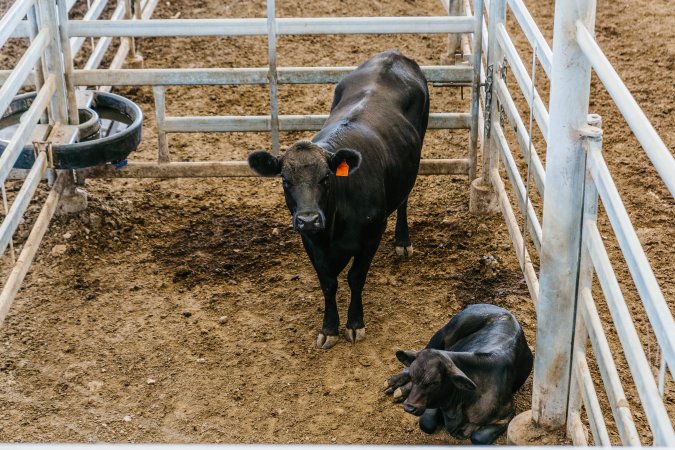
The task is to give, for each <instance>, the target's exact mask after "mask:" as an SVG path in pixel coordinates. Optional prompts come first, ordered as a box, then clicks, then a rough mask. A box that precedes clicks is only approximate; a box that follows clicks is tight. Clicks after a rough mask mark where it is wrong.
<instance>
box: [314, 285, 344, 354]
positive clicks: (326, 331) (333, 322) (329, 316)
mask: <svg viewBox="0 0 675 450" xmlns="http://www.w3.org/2000/svg"><path fill="white" fill-rule="evenodd" d="M319 282H320V283H321V290H322V291H323V299H324V312H323V325H322V326H321V332H320V333H319V335H318V336H317V338H316V346H317V347H320V348H322V349H324V350H328V349H329V348H331V347H333V346H334V345H335V344H337V342H338V339H339V328H340V316H339V314H338V309H337V302H336V301H335V296H336V294H337V287H338V281H337V277H336V276H334V277H331V276H325V277H321V276H319Z"/></svg>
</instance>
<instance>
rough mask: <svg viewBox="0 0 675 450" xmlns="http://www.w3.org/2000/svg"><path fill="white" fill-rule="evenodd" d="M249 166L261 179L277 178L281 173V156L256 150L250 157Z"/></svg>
mask: <svg viewBox="0 0 675 450" xmlns="http://www.w3.org/2000/svg"><path fill="white" fill-rule="evenodd" d="M248 165H249V167H250V168H251V170H253V171H254V172H255V173H256V174H257V175H260V176H261V177H276V176H277V175H279V174H280V173H281V156H274V155H272V154H271V153H269V152H266V151H265V150H256V151H254V152H251V153H250V154H249V155H248Z"/></svg>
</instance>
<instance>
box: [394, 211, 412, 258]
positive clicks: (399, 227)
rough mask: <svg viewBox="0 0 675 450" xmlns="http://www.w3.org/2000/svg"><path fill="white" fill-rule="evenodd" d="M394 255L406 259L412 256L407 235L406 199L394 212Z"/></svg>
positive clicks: (410, 244)
mask: <svg viewBox="0 0 675 450" xmlns="http://www.w3.org/2000/svg"><path fill="white" fill-rule="evenodd" d="M394 241H395V243H396V254H397V255H398V256H403V257H405V258H408V257H410V256H412V254H413V246H412V243H411V242H410V235H409V234H408V199H406V200H405V201H404V202H403V203H402V204H401V206H399V207H398V209H397V210H396V230H395V231H394Z"/></svg>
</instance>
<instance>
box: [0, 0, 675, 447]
mask: <svg viewBox="0 0 675 450" xmlns="http://www.w3.org/2000/svg"><path fill="white" fill-rule="evenodd" d="M4 4H5V5H6V4H7V2H4ZM527 4H528V6H529V7H530V9H531V11H532V13H533V15H534V16H535V18H536V19H537V20H538V22H539V23H540V26H541V28H542V30H544V32H545V33H546V36H547V38H549V39H550V36H551V34H552V33H551V30H552V24H551V20H552V13H553V6H552V2H550V1H545V0H535V1H529V2H527ZM278 9H279V11H278V14H279V15H280V16H285V17H292V16H328V15H331V16H354V15H364V16H367V15H430V14H432V15H441V14H442V13H443V10H442V8H441V6H440V3H439V2H437V1H435V0H424V1H419V2H410V1H406V0H387V1H374V2H368V3H367V4H366V3H364V2H358V1H352V0H349V1H344V2H325V1H319V2H311V3H307V2H300V1H291V0H288V1H283V2H280V4H279V6H278ZM179 12H180V14H181V16H180V17H181V18H196V17H263V16H264V14H265V5H264V2H261V1H255V2H243V1H227V2H221V1H216V0H172V1H171V2H168V1H161V2H160V4H159V6H158V9H157V10H156V13H155V17H157V18H170V17H173V16H175V15H176V14H177V13H179ZM673 24H674V22H673V19H672V11H671V6H669V4H668V0H659V1H652V2H646V1H643V0H641V1H639V2H637V5H636V4H635V2H631V3H630V4H629V2H627V1H620V2H605V1H601V2H599V5H598V27H597V33H598V40H599V42H600V43H601V45H602V46H603V48H604V49H605V51H606V52H607V54H608V55H609V57H610V60H611V61H612V62H613V63H615V64H616V67H617V70H618V71H619V74H620V75H621V76H622V77H623V78H624V80H626V82H627V84H628V86H629V88H630V89H631V90H632V92H633V93H634V94H635V96H636V98H637V100H638V102H640V104H641V105H643V106H644V108H645V111H646V113H647V115H648V117H650V119H652V120H653V123H654V125H655V126H656V128H657V130H659V132H660V133H661V136H662V137H663V139H664V140H665V141H666V145H668V146H669V147H670V148H673V146H674V144H675V127H673V125H672V108H673V101H672V99H673V98H675V83H674V79H673V75H672V73H673V72H672V71H673V64H674V61H675V47H673V45H674V44H673V42H675V40H674V39H675V31H673V29H674V28H675V27H673ZM13 44H14V45H15V48H16V49H19V48H21V45H20V44H18V43H13ZM518 44H519V45H520V46H521V48H523V49H525V48H526V45H525V41H524V39H523V38H522V37H520V39H519V40H518ZM138 45H139V50H140V52H141V53H142V54H143V55H144V57H145V63H146V66H147V67H260V66H264V65H265V64H266V55H267V53H266V48H267V47H266V40H265V39H263V38H221V39H215V38H190V39H188V38H176V39H171V40H166V39H142V40H139V43H138ZM388 48H398V49H400V50H401V51H402V52H404V53H406V54H407V55H409V56H411V57H414V58H415V59H416V60H417V61H418V62H419V63H420V64H436V63H438V61H439V57H440V56H441V55H443V54H444V53H445V39H444V38H443V37H442V36H431V35H429V36H425V35H423V36H407V35H406V36H380V37H367V38H364V37H359V36H349V37H344V36H343V37H338V36H323V37H318V36H304V37H293V38H289V37H282V38H281V39H280V42H279V64H280V65H281V66H310V65H356V64H358V63H360V62H362V61H363V60H365V59H367V58H368V57H369V56H371V55H372V54H374V53H376V52H378V51H381V50H385V49H388ZM4 52H5V50H4V49H3V55H2V58H1V59H0V64H1V65H2V68H6V67H11V65H12V63H13V62H15V61H16V55H13V54H11V52H10V53H4ZM523 55H524V58H523V59H524V60H527V59H526V58H527V57H526V56H525V55H527V52H526V51H525V52H524V53H523ZM541 78H542V79H543V77H541ZM332 89H333V87H332V86H282V87H281V88H280V103H281V111H282V113H288V114H291V113H292V114H319V113H325V112H326V111H327V110H328V108H329V106H330V101H331V97H332ZM542 90H543V91H545V90H546V86H545V84H544V85H542ZM117 92H119V93H121V94H122V95H125V96H129V97H130V98H132V99H133V100H135V101H136V102H137V103H138V104H139V105H140V106H141V107H142V109H143V111H144V113H145V114H146V118H145V122H144V142H143V143H142V144H141V147H140V148H139V150H138V151H137V152H136V153H135V154H134V155H133V158H134V160H152V159H154V158H156V151H157V150H156V148H157V145H156V133H155V122H154V113H153V97H152V90H151V88H149V87H139V88H123V89H118V90H117ZM464 94H465V95H464V98H463V99H462V98H461V96H460V92H459V90H457V89H451V88H433V89H432V92H431V95H432V111H463V110H467V108H468V92H465V93H464ZM542 95H543V94H542ZM592 95H593V103H592V106H591V111H592V112H597V113H599V114H601V115H603V118H604V126H605V130H606V131H605V153H606V157H607V159H608V163H609V164H610V166H611V169H612V170H613V173H615V177H616V179H617V180H618V181H617V184H618V185H619V190H620V192H621V194H622V196H623V199H624V202H625V203H626V205H627V207H628V209H629V211H631V214H632V216H631V218H632V219H633V220H634V223H635V226H636V228H637V229H638V233H639V234H640V237H641V239H643V244H644V245H645V246H646V248H647V252H648V256H649V258H650V260H651V261H652V263H653V265H654V270H655V272H656V275H657V277H658V279H659V281H660V283H661V286H662V288H663V290H664V294H665V295H666V297H667V299H668V301H669V302H670V305H671V308H675V300H674V299H675V283H674V282H673V281H672V280H673V279H674V277H673V275H674V273H673V267H675V265H674V264H673V263H675V254H674V253H673V251H672V248H673V233H672V231H673V229H674V228H673V226H674V225H675V214H674V213H675V202H673V200H672V198H671V197H670V196H669V194H668V192H667V190H666V189H665V187H664V186H663V184H662V183H661V182H660V181H659V179H658V176H657V175H656V173H655V172H654V171H653V169H651V168H650V167H649V165H648V160H647V159H646V157H644V155H643V152H642V151H641V149H640V148H639V146H638V145H637V143H636V142H635V140H634V139H633V138H631V137H630V136H629V134H628V131H627V129H626V128H625V124H624V123H623V122H622V119H621V118H620V116H619V115H618V113H617V112H616V111H615V110H614V109H612V108H611V107H609V106H608V103H609V100H608V98H607V95H606V93H605V92H604V90H602V88H601V87H598V86H597V83H595V84H594V88H593V91H592ZM167 108H168V112H169V114H176V115H179V114H180V115H187V114H194V115H199V114H204V115H205V114H266V113H267V110H268V108H269V102H268V94H267V89H266V88H265V87H255V86H254V87H248V86H213V87H193V88H171V89H169V90H168V99H167ZM524 117H526V116H524ZM309 136H311V133H284V134H283V135H282V145H288V144H290V143H292V142H293V141H294V140H295V139H298V138H300V137H309ZM467 136H468V133H467V132H466V131H456V132H448V131H432V132H430V133H429V135H428V139H427V140H426V142H425V148H424V154H425V156H427V157H457V156H460V155H463V154H465V152H466V148H467ZM169 143H170V148H171V152H172V158H173V160H174V161H196V160H219V159H243V158H244V157H245V155H246V154H247V153H248V152H250V151H251V150H254V149H259V148H269V146H270V141H269V136H268V135H267V134H263V133H258V134H257V133H230V134H222V135H218V134H183V135H171V136H170V138H169ZM540 148H542V149H543V148H544V147H543V146H540ZM540 153H542V155H543V151H540ZM279 184H280V183H279V181H278V180H263V179H254V178H251V179H225V180H215V179H210V180H89V181H88V182H87V190H88V192H89V208H88V209H87V211H85V212H83V213H81V214H77V215H73V216H68V217H59V218H57V219H55V221H54V222H53V224H52V226H51V228H50V231H49V233H48V236H47V237H46V239H45V241H44V242H43V245H42V248H41V250H40V252H39V253H38V257H37V260H36V263H35V264H34V266H33V268H32V269H31V273H30V275H29V276H28V277H27V279H26V281H25V284H24V288H23V289H22V291H21V292H20V294H19V296H18V297H17V300H16V302H15V304H14V306H13V309H12V311H11V313H10V315H9V317H8V318H7V320H6V322H5V324H4V325H3V327H2V328H1V329H0V349H1V354H2V356H0V441H22V442H32V441H73V442H75V441H77V442H90V441H125V442H127V441H129V442H149V441H151V442H233V443H234V442H237V443H239V442H241V443H243V442H271V443H409V444H414V443H420V444H421V443H455V441H454V440H453V439H452V438H451V437H449V436H448V435H447V434H445V433H437V434H435V435H432V436H427V435H425V434H423V433H422V432H420V431H419V429H418V428H417V423H416V419H415V418H414V417H412V416H410V415H408V414H405V413H404V412H403V411H402V408H401V407H400V406H399V405H396V404H393V403H392V401H391V399H390V398H389V397H387V396H385V395H384V393H383V392H382V385H383V383H384V380H385V379H386V378H387V377H388V376H389V375H391V374H392V373H394V372H396V371H398V370H399V369H400V364H399V363H398V362H397V361H396V359H395V357H394V352H395V351H396V350H397V349H400V348H419V347H421V346H423V345H424V344H425V343H426V341H427V340H428V339H429V337H430V336H431V334H432V333H433V332H434V331H435V330H436V329H438V328H439V327H440V326H442V325H443V324H445V323H446V322H447V320H448V319H449V318H450V317H451V316H452V315H453V314H455V313H456V312H458V311H459V310H460V309H461V308H462V307H464V306H466V305H468V304H471V303H479V302H489V303H495V304H498V305H500V306H503V307H506V308H508V309H510V310H511V311H513V312H514V313H515V314H516V316H517V317H518V319H519V320H520V321H521V323H522V325H523V327H524V328H525V330H526V334H527V337H528V340H529V342H530V344H531V345H532V346H534V331H535V314H534V307H533V304H532V302H531V300H530V298H529V295H528V292H527V287H526V285H525V282H524V280H523V277H522V274H521V272H520V270H519V268H518V264H517V262H516V259H515V256H514V253H513V250H512V247H511V243H510V239H509V237H508V233H507V230H506V227H505V225H504V223H503V220H502V218H501V216H494V217H490V218H477V217H474V216H472V215H470V214H469V213H468V188H469V183H468V180H467V179H466V178H461V177H451V178H448V177H421V178H419V179H418V182H417V185H416V187H415V189H414V191H413V194H412V196H411V200H410V203H409V204H410V207H409V208H410V209H409V220H410V225H411V235H412V239H413V244H414V246H415V255H414V257H413V258H412V259H410V260H400V259H399V258H397V257H396V255H395V253H394V251H393V223H390V226H389V229H388V231H387V234H386V235H385V239H384V240H383V244H382V246H381V248H380V250H379V252H378V254H377V256H376V259H375V261H374V264H373V267H372V269H371V271H370V275H369V278H368V282H367V284H366V289H365V291H364V299H365V303H364V304H365V311H366V326H367V330H368V331H367V338H366V340H365V341H364V342H362V343H359V344H358V345H355V346H352V345H349V344H348V343H347V342H346V341H344V340H342V341H341V342H340V344H338V345H337V346H336V347H335V348H333V349H332V350H330V351H321V350H318V349H316V348H315V347H314V339H315V336H316V332H317V331H318V328H319V327H320V323H321V318H322V310H323V300H322V298H321V293H320V290H319V287H318V282H317V280H316V276H315V274H314V271H313V269H312V268H311V265H310V263H309V261H308V259H307V257H306V256H305V254H304V251H303V250H302V245H301V243H300V238H299V236H298V235H297V234H295V233H294V232H293V231H292V230H291V228H290V220H289V215H288V212H287V210H286V208H285V205H284V203H283V195H282V193H281V187H280V185H279ZM8 189H9V191H10V194H11V193H12V192H16V191H17V190H18V185H16V186H15V185H11V183H9V184H8ZM41 196H42V198H44V193H42V194H41ZM38 206H39V205H37V204H36V205H34V206H33V207H32V210H31V211H32V214H33V215H34V214H35V212H36V211H37V210H38ZM26 225H28V224H26ZM601 225H602V227H603V230H607V233H606V234H607V239H608V240H607V245H608V247H609V248H610V254H611V257H612V261H613V262H616V268H617V271H618V274H619V276H620V278H621V279H622V281H625V282H626V283H627V290H626V297H627V300H628V301H629V302H630V304H631V308H632V312H633V314H635V319H636V322H637V327H638V329H639V331H640V332H641V334H642V335H643V336H644V337H645V341H644V342H643V343H644V345H645V348H646V349H647V350H648V353H649V356H650V359H651V360H653V361H654V362H655V363H656V362H657V355H656V351H655V345H654V339H653V336H651V334H650V332H649V331H648V330H649V323H648V321H647V320H646V319H645V316H644V313H643V311H642V308H641V306H640V305H639V299H638V298H637V296H636V294H635V292H634V289H632V286H631V285H630V274H629V272H628V271H627V269H626V268H625V266H624V265H622V264H621V262H620V253H618V251H617V250H616V245H615V243H614V241H613V238H612V235H611V233H610V231H609V228H608V225H607V224H606V223H605V222H603V223H602V224H601ZM27 232H28V227H27V226H25V225H24V226H22V228H21V229H20V231H19V239H18V240H19V242H20V241H21V240H22V239H23V238H25V236H26V235H27ZM488 255H489V256H492V257H494V258H495V259H496V260H497V261H498V268H497V270H496V272H494V273H491V272H486V271H484V270H482V266H481V263H480V261H481V259H482V258H483V257H484V256H488ZM5 265H6V264H5ZM341 283H342V284H341V288H340V290H339V293H338V296H339V307H340V311H341V313H342V314H345V313H346V306H347V299H348V289H347V288H346V280H345V279H344V278H342V279H341ZM599 303H601V302H600V301H599ZM601 312H602V314H603V318H604V319H606V321H607V323H608V327H607V330H608V332H610V333H611V331H612V330H611V322H610V318H609V316H608V313H607V312H606V311H605V310H604V308H603V307H602V305H601ZM610 338H611V339H612V342H613V345H614V346H615V348H618V347H616V345H617V344H616V343H617V339H616V337H615V336H614V335H613V334H610ZM618 357H619V362H618V363H619V365H620V369H621V371H622V373H624V374H625V376H627V374H628V372H627V368H626V366H625V363H624V362H623V361H622V359H621V355H618ZM596 385H597V383H596ZM671 385H672V383H671ZM627 391H628V395H629V397H630V399H629V400H630V401H631V403H633V404H635V402H637V397H636V394H635V393H634V392H633V391H632V390H630V389H627ZM530 395H531V380H528V383H527V384H526V386H525V387H524V388H523V389H522V390H521V392H520V393H519V394H518V395H517V399H516V400H517V408H518V411H519V412H520V411H523V410H526V409H529V404H530ZM603 402H604V399H603ZM666 402H667V403H668V408H669V412H670V413H671V414H672V415H673V416H675V406H674V402H675V393H674V392H673V389H672V388H670V387H669V390H668V392H667V397H666ZM603 405H604V407H605V410H606V411H609V410H608V409H607V405H606V402H605V403H603ZM635 416H636V421H637V423H638V426H639V428H640V431H641V433H642V434H643V435H644V436H645V439H644V443H648V442H649V440H650V437H649V432H648V429H647V423H646V419H645V417H644V416H643V415H642V412H641V411H639V410H636V411H635ZM610 431H611V432H612V433H613V437H614V438H615V439H616V433H615V431H614V430H610ZM501 442H503V439H502V441H501Z"/></svg>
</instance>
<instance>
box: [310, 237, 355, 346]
mask: <svg viewBox="0 0 675 450" xmlns="http://www.w3.org/2000/svg"><path fill="white" fill-rule="evenodd" d="M302 243H303V245H304V246H305V250H306V251H307V255H308V256H309V259H310V261H311V262H312V265H313V266H314V270H315V271H316V275H317V277H318V278H319V284H320V285H321V291H322V293H323V299H324V313H323V325H322V326H321V332H320V333H319V335H318V336H317V338H316V345H317V347H319V348H322V349H324V350H327V349H329V348H331V347H333V346H334V345H335V344H337V342H338V339H339V335H340V332H339V328H340V316H339V315H338V310H337V302H336V301H335V295H336V294H337V288H338V281H337V277H338V275H339V274H340V272H342V269H344V268H345V266H346V265H347V263H348V262H349V255H348V254H346V253H345V254H343V253H338V252H334V251H333V252H331V251H329V250H328V248H329V247H328V246H327V245H326V244H325V243H322V242H320V241H311V240H309V239H308V238H306V237H305V236H303V238H302Z"/></svg>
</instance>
